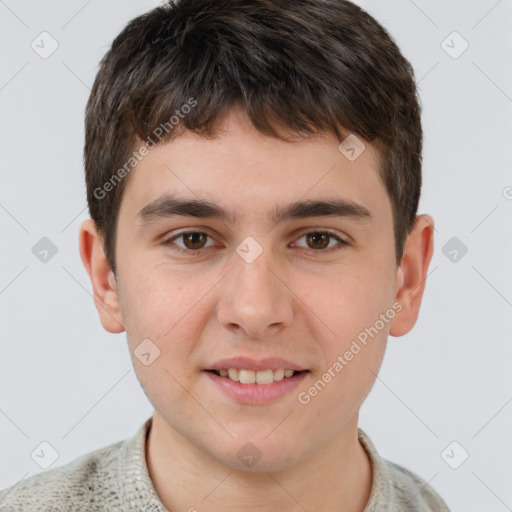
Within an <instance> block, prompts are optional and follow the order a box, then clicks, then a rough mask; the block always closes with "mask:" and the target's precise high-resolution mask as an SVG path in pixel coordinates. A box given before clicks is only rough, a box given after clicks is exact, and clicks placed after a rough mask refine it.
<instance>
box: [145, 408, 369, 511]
mask: <svg viewBox="0 0 512 512" xmlns="http://www.w3.org/2000/svg"><path fill="white" fill-rule="evenodd" d="M146 461H147V466H148V470H149V474H150V477H151V480H152V481H153V485H154V487H155V490H156V492H157V494H158V495H159V498H160V500H161V501H162V503H163V504H164V506H165V507H166V508H167V509H168V510H187V511H188V510H190V511H191V512H193V511H194V510H197V511H198V512H217V511H219V512H220V511H221V510H222V511H223V512H230V511H239V510H241V509H242V510H245V511H252V510H258V512H267V511H269V512H270V511H275V510H288V511H300V512H303V511H304V510H308V511H315V510H322V511H326V512H327V511H335V510H336V511H337V512H363V511H364V509H365V506H366V504H367V502H368V499H369V496H370V491H371V484H372V467H371V463H370V459H369V457H368V455H367V453H366V451H365V449H364V448H363V447H362V445H361V444H360V442H359V440H358V437H357V417H356V418H355V420H354V421H353V422H352V423H351V424H350V425H349V426H347V427H346V429H344V430H343V431H341V432H340V434H339V436H338V437H337V438H335V439H334V441H333V442H332V443H330V444H329V445H327V446H325V447H324V448H323V449H322V450H321V451H319V452H316V453H314V454H313V455H311V456H310V457H308V458H306V459H304V460H302V461H301V462H299V463H297V464H295V465H294V466H292V467H289V468H287V469H285V470H282V471H276V472H252V471H240V470H234V469H232V468H231V467H229V466H226V465H224V464H222V463H220V462H219V461H218V460H216V459H214V458H213V457H211V456H210V455H208V454H206V453H204V452H203V451H201V450H199V449H198V448H197V447H196V446H194V445H192V444H191V443H190V442H189V441H188V440H187V439H186V438H185V437H183V436H182V435H181V434H179V433H178V432H176V431H175V430H174V429H173V428H172V427H170V426H169V425H168V423H167V422H166V421H165V420H164V419H163V418H162V416H160V415H159V414H158V413H157V412H155V413H154V415H153V420H152V425H151V429H150V432H149V435H148V440H147V443H146Z"/></svg>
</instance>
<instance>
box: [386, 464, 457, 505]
mask: <svg viewBox="0 0 512 512" xmlns="http://www.w3.org/2000/svg"><path fill="white" fill-rule="evenodd" d="M385 463H386V465H387V466H388V468H389V474H390V476H391V481H392V482H393V488H394V493H395V496H396V498H395V499H396V502H397V504H399V505H400V506H403V507H408V508H407V510H414V511H417V512H430V511H432V512H449V508H448V506H447V505H446V503H445V502H444V501H443V499H442V498H441V496H439V494H438V493H437V492H436V491H435V490H434V489H433V488H432V487H431V486H430V485H429V484H428V483H427V482H426V481H425V480H424V479H423V478H421V477H420V476H418V475H417V474H415V473H413V472H412V471H410V470H408V469H407V468H404V467H403V466H400V465H398V464H395V463H394V462H390V461H389V460H386V461H385ZM413 507H414V508H413Z"/></svg>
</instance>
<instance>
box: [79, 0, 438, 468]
mask: <svg viewBox="0 0 512 512" xmlns="http://www.w3.org/2000/svg"><path fill="white" fill-rule="evenodd" d="M354 140H355V141H356V143H357V144H356V146H355V153H356V158H355V159H354V158H353V156H354V151H352V150H351V149H350V147H349V146H350V145H351V144H352V145H353V141H354ZM343 141H350V144H349V143H348V142H347V143H346V144H345V146H344V145H343V144H342V146H341V147H340V143H342V142H343ZM347 144H348V146H347ZM347 149H348V151H347ZM421 151H422V129H421V121H420V106H419V100H418V96H417V91H416V87H415V83H414V75H413V71H412V68H411V66H410V64H409V63H408V62H407V60H406V59H405V58H404V57H403V56H402V54H401V53H400V50H399V49H398V47H397V46H396V44H395V43H394V42H393V40H392V38H391V37H390V35H389V34H388V33H387V32H386V31H385V29H384V28H382V27H381V26H380V25H379V24H378V23H377V22H376V21H375V20H374V19H373V18H372V17H371V16H370V15H369V14H367V13H366V12H365V11H363V10H362V9H361V8H359V7H358V6H356V5H354V4H353V3H351V2H349V1H342V0H294V1H285V0H280V1H270V0H225V1H223V2H216V1H213V0H178V1H177V2H175V3H173V2H170V3H169V4H167V5H165V6H162V7H158V8H156V9H154V10H153V11H151V12H149V13H147V14H145V15H143V16H140V17H138V18H136V19H134V20H133V21H131V22H130V23H129V24H128V25H127V26H126V28H125V29H124V30H123V31H122V32H121V34H119V36H117V38H116V39H115V40H114V42H113V44H112V47H111V48H110V50H109V51H108V53H107V54H106V55H105V57H104V58H103V60H102V62H101V66H100V70H99V72H98V75H97V77H96V80H95V83H94V86H93V89H92V92H91V96H90V98H89V102H88V104H87V110H86V143H85V151H84V160H85V172H86V184H87V198H88V204H89V211H90V215H91V220H88V221H85V222H84V223H83V225H82V228H81V234H80V247H81V255H82V259H83V261H84V264H85V266H86V269H87V271H88V273H89V275H90V277H91V281H92V283H93V287H94V291H95V301H96V306H97V308H98V311H99V314H100V319H101V322H102V324H103V326H104V327H105V329H107V330H108V331H110V332H122V331H123V330H126V332H127V338H128V343H129V347H130V353H131V355H132V359H133V363H134V366H135V370H136V372H137V376H138V378H139V380H140V382H141V384H142V386H143V388H144V391H145V392H146V394H147V396H148V398H149V399H150V401H151V402H152V404H153V406H154V407H155V409H156V411H157V412H158V413H159V414H160V415H161V417H162V418H164V419H165V420H166V422H167V423H168V424H169V426H170V427H172V428H173V429H174V430H175V431H176V432H178V433H179V434H180V435H182V436H183V438H184V439H187V441H189V442H191V443H192V444H193V445H195V446H197V447H199V448H200V449H202V450H203V451H205V452H207V453H209V454H210V455H211V456H212V457H214V458H215V459H217V460H219V461H222V462H224V463H227V464H229V465H232V466H233V467H237V465H238V466H239V467H241V466H240V464H241V462H240V460H239V459H238V458H237V456H236V454H237V451H238V450H239V449H240V447H241V446H243V445H244V444H245V442H247V441H248V440H252V441H253V442H254V443H255V444H256V445H257V446H258V447H259V448H260V449H261V452H262V454H263V456H262V459H261V462H260V465H259V468H266V469H277V468H284V467H286V466H289V465H290V464H292V463H293V462H297V461H299V460H302V459H305V458H306V457H307V456H308V454H311V453H313V452H314V451H315V450H316V451H318V450H319V449H321V447H322V446H324V447H325V446H326V445H327V443H328V441H329V440H332V439H334V438H335V437H336V436H337V435H338V434H339V433H340V432H342V431H344V429H347V428H349V427H350V426H352V427H353V425H354V422H355V421H356V419H357V412H358V410H359V407H360V405H361V403H362V402H363V401H364V398H365V397H366V396H367V394H368V392H369V391H370V389H371V386H372V385H373V382H374V381H375V376H376V373H377V372H378V368H379V366H380V363H381V361H382V358H383V355H384V350H385V345H386V340H387V336H388V334H391V335H395V336H401V335H403V334H405V333H406V332H408V331H409V330H410V329H411V328H412V327H413V325H414V323H415V321H416V318H417V315H418V311H419V306H420V301H421V297H422V293H423V289H424V279H425V275H426V271H427V269H428V264H429V262H430V258H431V255H432V250H433V245H432V229H433V223H432V219H431V218H430V217H429V216H417V208H418V202H419V197H420V190H421ZM181 200H186V201H188V203H187V204H183V201H181ZM292 203H294V206H293V207H290V205H292ZM296 203H302V204H296ZM171 210H172V212H171ZM340 212H341V213H340ZM171 213H172V214H171ZM335 213H336V215H334V214H335ZM183 214H186V215H183ZM185 233H188V235H186V234H185ZM180 234H181V235H182V236H179V235H180ZM180 249H181V251H180ZM383 315H384V316H385V317H386V318H383ZM365 329H366V330H365ZM363 332H366V339H365V340H364V341H365V342H363V338H364V336H363V335H361V333H363ZM370 333H371V334H370ZM143 340H151V341H150V344H149V345H147V343H148V342H147V341H145V342H144V343H146V345H142V346H143V347H151V350H150V352H151V353H152V354H153V356H151V358H150V359H153V358H154V356H155V355H158V357H156V358H154V360H152V362H151V364H148V365H146V364H143V363H142V362H141V360H140V359H139V358H138V357H137V349H138V347H139V346H141V345H140V344H141V342H143ZM357 340H359V342H357ZM354 342H356V345H357V346H358V347H359V350H358V349H357V348H355V345H354ZM347 351H349V352H351V353H352V357H350V359H349V360H348V361H347V364H343V367H342V369H339V366H336V368H334V365H335V362H336V361H338V362H340V361H339V358H338V356H340V355H342V356H343V354H346V353H347ZM238 356H244V357H249V358H251V359H255V360H260V359H262V358H266V357H280V358H283V359H286V360H287V361H289V362H292V363H294V364H295V365H297V366H300V367H301V368H304V369H305V372H304V374H303V377H302V380H301V382H300V384H299V385H298V387H297V388H296V389H295V390H294V391H293V392H292V393H289V394H287V395H286V396H284V397H282V398H280V399H278V400H274V401H273V402H271V403H267V404H264V405H249V404H244V403H239V402H235V401H234V400H233V399H231V398H227V397H226V396H225V395H223V394H222V392H220V391H219V389H218V388H217V387H216V386H215V385H213V384H212V383H211V379H210V377H209V376H208V375H207V372H206V370H211V369H213V368H214V366H215V364H216V362H217V361H218V360H220V359H225V358H229V357H238ZM344 360H345V361H346V359H344ZM146 362H147V361H146ZM340 364H341V363H340ZM329 369H330V370H329ZM337 369H339V370H337ZM325 372H328V373H329V374H330V375H331V377H332V378H331V379H327V378H323V375H325ZM333 375H335V376H333ZM322 378H323V382H324V384H326V385H325V386H324V387H322V386H320V385H319V384H318V379H322ZM326 380H329V382H328V383H326V382H325V381H326ZM315 382H317V385H316V389H317V392H316V393H315V392H314V391H308V390H311V387H312V386H314V384H315ZM320 387H321V388H322V389H321V390H320V389H319V388H320ZM185 390H187V391H185ZM301 393H302V395H301ZM192 395H193V396H194V397H201V406H199V405H198V404H197V402H196V401H194V399H193V398H192ZM301 397H302V400H301ZM307 397H309V399H308V398H307ZM313 398H314V399H313ZM306 402H307V403H306ZM333 404H337V405H336V407H333ZM283 407H285V408H287V409H289V410H290V411H293V414H292V415H291V416H290V417H291V418H293V421H288V422H285V423H283V424H282V425H281V426H280V427H279V429H277V430H276V431H275V432H273V434H272V435H270V436H267V433H268V432H270V431H272V429H273V428H274V427H275V426H276V425H277V424H278V423H279V422H280V421H281V420H282V417H283V416H284V415H283ZM205 411H207V412H210V413H213V412H215V414H214V416H215V418H216V420H217V421H213V420H212V418H211V416H209V415H208V414H207V413H206V412H205ZM319 415H323V417H324V419H325V421H324V422H322V425H321V426H319V425H318V417H319ZM313 435H314V437H312V436H313ZM265 436H267V437H265ZM207 439H209V441H207ZM304 439H307V440H308V441H307V442H305V441H304ZM255 440H256V441H255ZM297 446H300V448H299V449H297ZM257 469H258V466H256V467H255V468H254V470H257Z"/></svg>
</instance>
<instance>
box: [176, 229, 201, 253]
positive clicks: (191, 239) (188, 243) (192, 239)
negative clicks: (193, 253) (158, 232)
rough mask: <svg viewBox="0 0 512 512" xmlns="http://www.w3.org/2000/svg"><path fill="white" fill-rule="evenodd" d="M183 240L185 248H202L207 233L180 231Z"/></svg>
mask: <svg viewBox="0 0 512 512" xmlns="http://www.w3.org/2000/svg"><path fill="white" fill-rule="evenodd" d="M180 236H182V237H183V242H184V244H185V247H186V248H187V249H192V250H193V249H202V248H203V247H204V244H205V243H206V238H207V237H208V235H207V234H206V233H199V232H192V233H182V234H181V235H180Z"/></svg>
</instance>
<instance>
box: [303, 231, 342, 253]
mask: <svg viewBox="0 0 512 512" xmlns="http://www.w3.org/2000/svg"><path fill="white" fill-rule="evenodd" d="M300 238H305V239H306V244H307V245H306V248H309V249H312V250H314V251H323V250H326V249H331V248H332V249H333V250H335V249H339V248H342V247H343V246H345V245H348V242H345V240H342V239H341V238H340V237H339V236H337V235H335V234H334V233H330V232H329V231H309V232H307V233H304V234H303V235H302V236H301V237H300ZM300 238H299V240H300ZM332 240H337V241H338V242H339V243H338V244H334V246H333V245H329V244H330V242H331V241H332ZM336 245H337V246H338V247H336ZM300 247H304V246H300Z"/></svg>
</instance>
